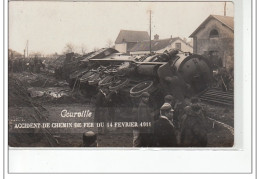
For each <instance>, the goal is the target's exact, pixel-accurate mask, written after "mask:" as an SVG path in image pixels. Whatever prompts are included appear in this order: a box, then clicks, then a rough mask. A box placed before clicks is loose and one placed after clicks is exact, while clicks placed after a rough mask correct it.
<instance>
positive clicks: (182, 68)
mask: <svg viewBox="0 0 260 179" xmlns="http://www.w3.org/2000/svg"><path fill="white" fill-rule="evenodd" d="M174 66H175V68H176V69H177V71H178V72H179V73H180V74H181V76H182V77H183V79H184V81H185V82H186V83H188V84H189V85H191V88H192V89H193V91H194V92H201V91H202V90H204V89H205V88H207V86H208V84H209V83H210V81H211V77H212V70H211V69H210V66H209V65H208V61H207V59H206V58H205V57H203V56H201V55H195V54H194V55H190V56H186V55H185V54H178V55H177V58H176V60H175V63H174Z"/></svg>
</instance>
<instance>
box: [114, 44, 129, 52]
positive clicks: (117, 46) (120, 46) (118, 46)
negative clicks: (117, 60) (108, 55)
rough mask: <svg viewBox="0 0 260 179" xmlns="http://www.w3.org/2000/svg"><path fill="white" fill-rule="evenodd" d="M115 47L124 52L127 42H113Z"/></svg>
mask: <svg viewBox="0 0 260 179" xmlns="http://www.w3.org/2000/svg"><path fill="white" fill-rule="evenodd" d="M115 49H116V50H117V51H119V52H121V53H126V52H127V44H126V43H122V44H115Z"/></svg>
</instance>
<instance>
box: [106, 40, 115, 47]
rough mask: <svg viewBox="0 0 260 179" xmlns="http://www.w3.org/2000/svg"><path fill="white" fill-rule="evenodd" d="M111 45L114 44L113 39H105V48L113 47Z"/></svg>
mask: <svg viewBox="0 0 260 179" xmlns="http://www.w3.org/2000/svg"><path fill="white" fill-rule="evenodd" d="M113 45H114V43H113V41H112V40H111V39H108V40H107V44H106V47H107V48H111V47H113Z"/></svg>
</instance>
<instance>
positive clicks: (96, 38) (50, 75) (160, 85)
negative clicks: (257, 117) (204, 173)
mask: <svg viewBox="0 0 260 179" xmlns="http://www.w3.org/2000/svg"><path fill="white" fill-rule="evenodd" d="M8 13H9V14H8V34H9V35H8V146H9V147H14V148H16V147H17V148H18V147H33V148H35V147H54V148H55V147H64V148H65V147H75V148H76V147H81V148H83V147H94V148H95V147H96V148H101V147H105V148H110V147H118V148H198V147H199V148H201V147H202V148H216V147H217V148H223V147H224V148H232V147H233V145H234V123H235V121H236V119H235V118H234V105H235V104H234V92H235V90H236V89H234V62H235V59H234V56H235V55H234V36H235V34H234V32H235V30H234V23H235V22H234V4H233V2H230V1H226V2H225V1H222V2H217V1H216V2H214V1H210V2H206V1H205V2H202V1H198V2H195V1H190V2H156V1H155V2H71V1H53V2H51V1H9V2H8ZM236 80H237V79H236ZM238 80H239V79H238Z"/></svg>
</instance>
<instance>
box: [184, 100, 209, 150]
mask: <svg viewBox="0 0 260 179" xmlns="http://www.w3.org/2000/svg"><path fill="white" fill-rule="evenodd" d="M191 103H192V104H191V105H190V106H187V107H185V109H184V115H183V116H182V117H181V145H182V146H183V147H206V146H207V133H208V129H209V121H208V120H207V118H206V116H205V111H204V110H203V108H202V106H201V105H200V104H199V103H198V98H192V99H191Z"/></svg>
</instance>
